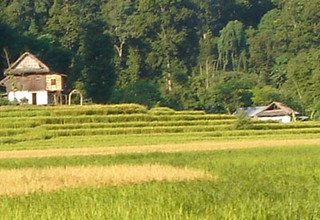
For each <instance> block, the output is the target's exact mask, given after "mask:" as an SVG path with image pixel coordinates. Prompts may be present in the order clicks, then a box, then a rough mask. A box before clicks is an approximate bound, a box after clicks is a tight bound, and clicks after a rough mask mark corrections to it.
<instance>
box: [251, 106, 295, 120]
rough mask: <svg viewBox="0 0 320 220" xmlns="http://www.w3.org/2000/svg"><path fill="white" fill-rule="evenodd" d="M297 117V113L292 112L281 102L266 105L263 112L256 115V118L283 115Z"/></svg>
mask: <svg viewBox="0 0 320 220" xmlns="http://www.w3.org/2000/svg"><path fill="white" fill-rule="evenodd" d="M293 114H294V115H299V114H300V113H299V112H296V111H294V110H293V109H291V108H290V107H288V106H286V105H285V104H283V103H281V102H273V103H271V104H270V105H268V106H267V107H266V108H265V109H264V110H263V111H261V112H259V113H258V114H256V116H257V117H273V116H285V115H290V116H291V115H293Z"/></svg>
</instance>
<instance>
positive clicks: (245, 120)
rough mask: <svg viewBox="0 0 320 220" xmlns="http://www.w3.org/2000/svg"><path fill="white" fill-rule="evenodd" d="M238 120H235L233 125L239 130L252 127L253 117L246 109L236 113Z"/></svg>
mask: <svg viewBox="0 0 320 220" xmlns="http://www.w3.org/2000/svg"><path fill="white" fill-rule="evenodd" d="M236 118H237V120H236V121H235V123H234V125H233V127H234V129H238V130H245V129H250V128H252V121H251V118H250V117H249V116H248V115H247V113H245V112H244V111H241V110H239V112H237V114H236Z"/></svg>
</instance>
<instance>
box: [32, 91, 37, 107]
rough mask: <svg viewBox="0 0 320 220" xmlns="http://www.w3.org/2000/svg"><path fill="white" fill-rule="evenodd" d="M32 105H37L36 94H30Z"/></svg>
mask: <svg viewBox="0 0 320 220" xmlns="http://www.w3.org/2000/svg"><path fill="white" fill-rule="evenodd" d="M32 105H37V93H32Z"/></svg>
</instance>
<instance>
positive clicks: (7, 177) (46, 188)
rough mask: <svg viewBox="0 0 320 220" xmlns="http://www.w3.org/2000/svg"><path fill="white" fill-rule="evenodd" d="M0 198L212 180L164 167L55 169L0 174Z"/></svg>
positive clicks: (192, 172)
mask: <svg viewBox="0 0 320 220" xmlns="http://www.w3.org/2000/svg"><path fill="white" fill-rule="evenodd" d="M0 176H1V179H0V195H6V196H15V195H27V194H30V193H35V192H52V191H57V190H59V189H61V188H70V187H97V186H103V185H126V184H137V183H143V182H150V181H172V182H179V181H190V180H195V179H212V178H213V177H212V176H211V175H209V174H206V173H205V172H203V171H197V170H189V169H182V168H176V167H173V166H165V165H150V164H147V165H136V166H133V165H118V166H111V167H100V166H90V167H58V168H46V169H38V168H28V169H14V170H0Z"/></svg>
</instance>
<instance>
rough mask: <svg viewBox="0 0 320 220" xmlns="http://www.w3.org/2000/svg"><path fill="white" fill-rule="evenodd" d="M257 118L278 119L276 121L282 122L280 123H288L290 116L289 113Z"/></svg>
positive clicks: (262, 119)
mask: <svg viewBox="0 0 320 220" xmlns="http://www.w3.org/2000/svg"><path fill="white" fill-rule="evenodd" d="M258 120H260V121H278V122H282V123H290V122H291V117H290V116H289V115H285V116H277V117H259V118H258Z"/></svg>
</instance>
